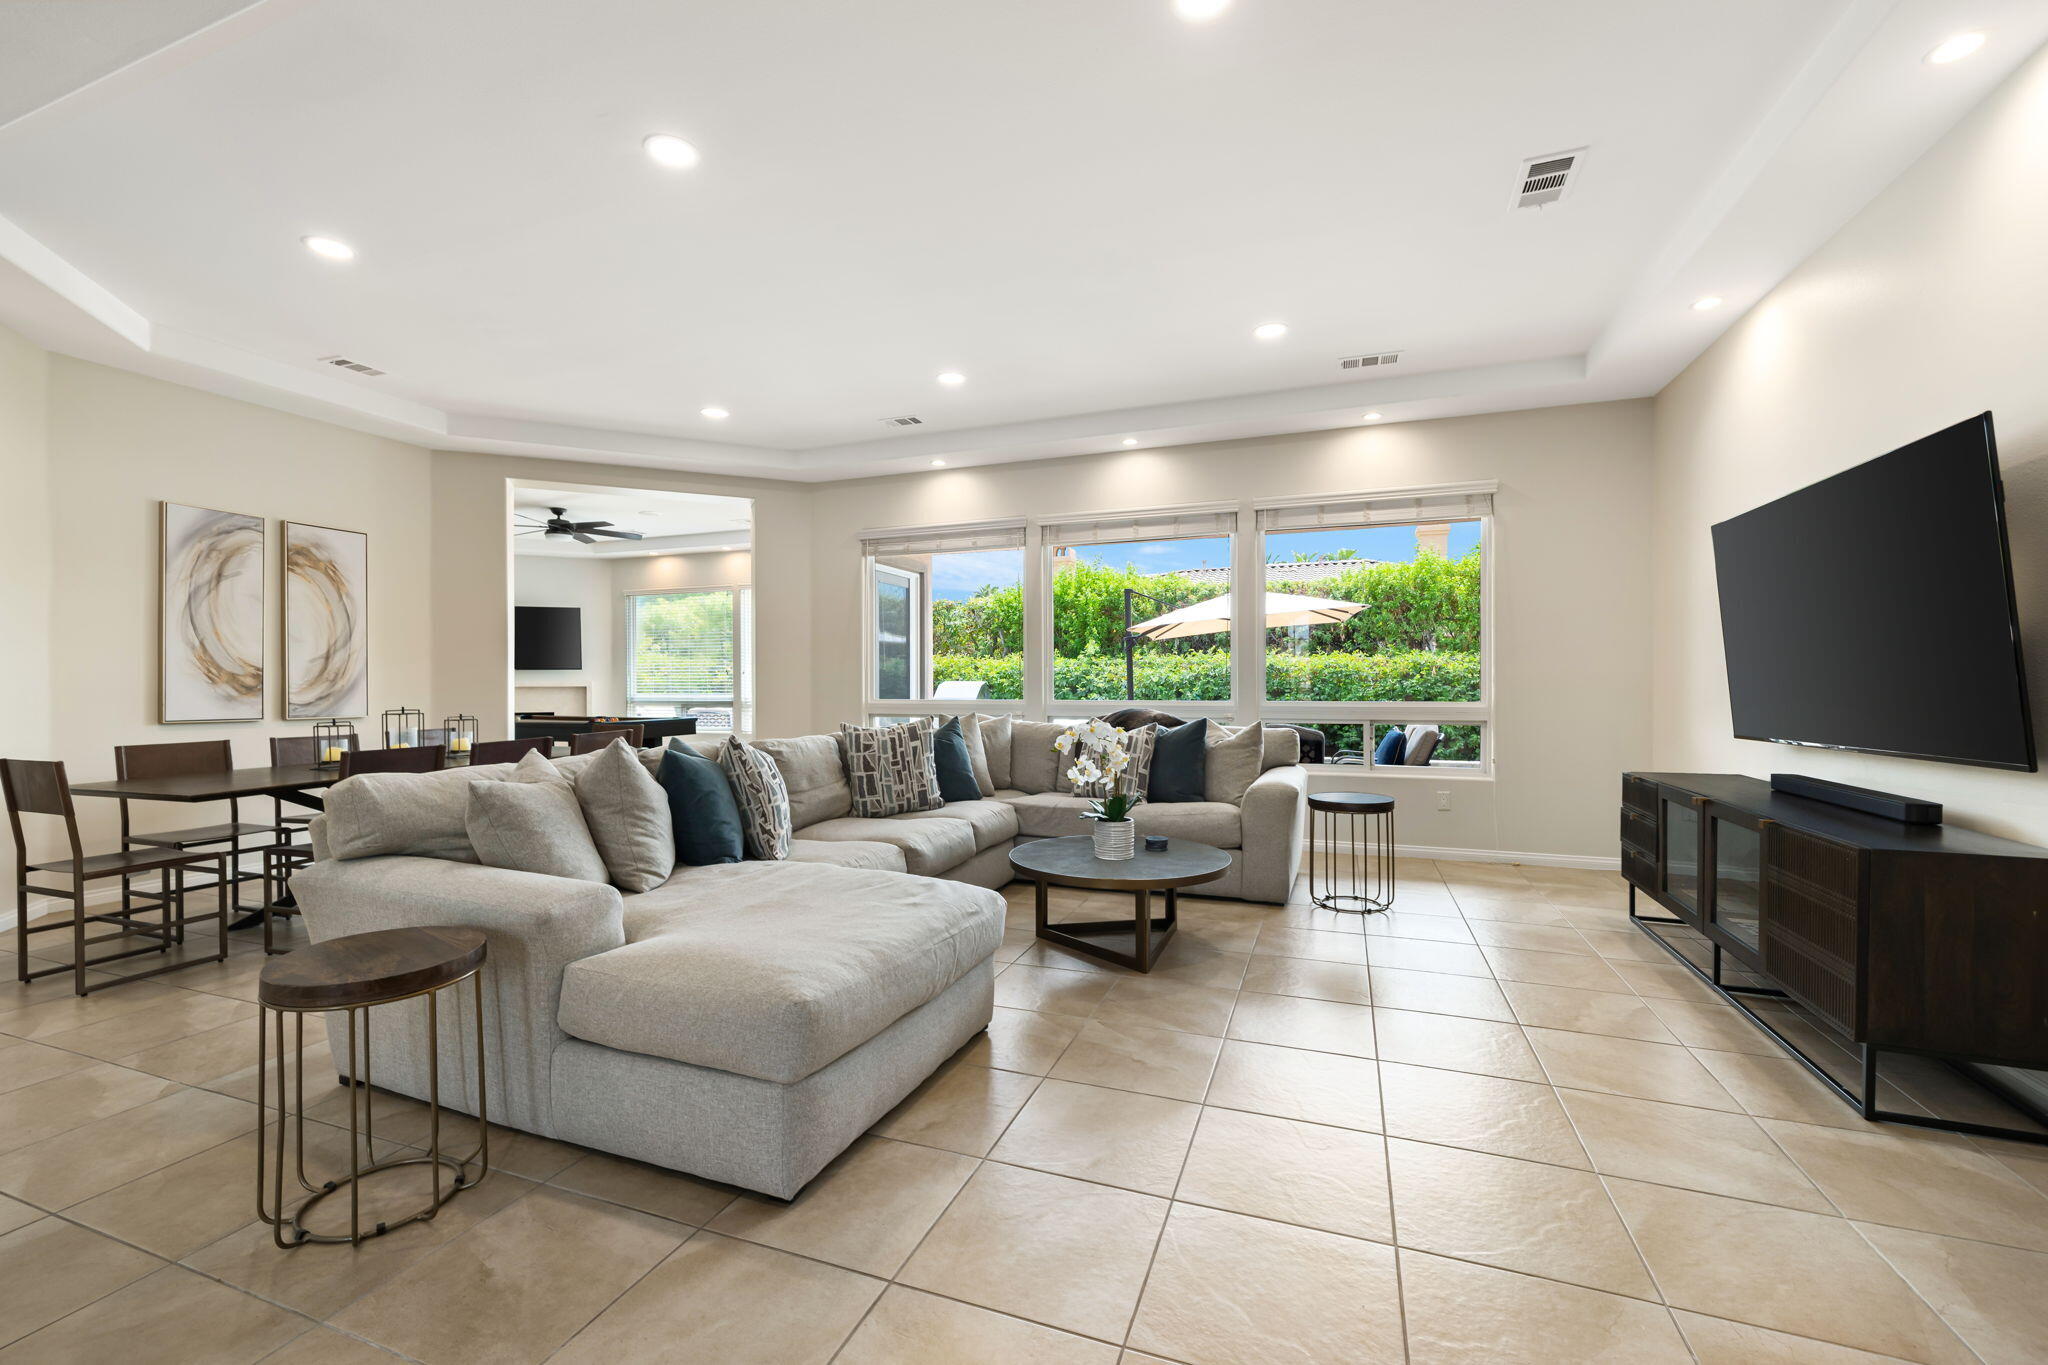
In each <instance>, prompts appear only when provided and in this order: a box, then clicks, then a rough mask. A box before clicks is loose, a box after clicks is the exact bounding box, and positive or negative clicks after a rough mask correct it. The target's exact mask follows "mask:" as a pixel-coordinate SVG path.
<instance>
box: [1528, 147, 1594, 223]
mask: <svg viewBox="0 0 2048 1365" xmlns="http://www.w3.org/2000/svg"><path fill="white" fill-rule="evenodd" d="M1585 160H1586V149H1585V148H1584V147H1580V148H1578V149H1577V150H1575V151H1570V152H1554V153H1552V154H1551V155H1549V156H1538V157H1531V158H1530V159H1529V160H1527V161H1525V162H1523V163H1522V179H1521V182H1520V187H1519V188H1518V189H1517V190H1516V191H1515V207H1516V208H1518V209H1540V208H1542V207H1543V206H1544V205H1545V204H1555V203H1556V202H1557V201H1558V200H1560V199H1562V198H1564V196H1565V194H1566V192H1567V191H1569V190H1570V189H1571V187H1572V185H1573V184H1574V183H1575V179H1576V177H1577V175H1578V173H1579V170H1580V168H1581V167H1582V166H1583V165H1584V163H1585Z"/></svg>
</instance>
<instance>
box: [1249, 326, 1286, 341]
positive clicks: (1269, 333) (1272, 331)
mask: <svg viewBox="0 0 2048 1365" xmlns="http://www.w3.org/2000/svg"><path fill="white" fill-rule="evenodd" d="M1252 335H1253V336H1255V337H1257V338H1258V339H1259V340H1261V341H1278V340H1279V339H1280V338H1281V337H1284V336H1286V335H1287V324H1286V323H1284V322H1262V323H1260V324H1259V325H1258V326H1256V327H1254V328H1252Z"/></svg>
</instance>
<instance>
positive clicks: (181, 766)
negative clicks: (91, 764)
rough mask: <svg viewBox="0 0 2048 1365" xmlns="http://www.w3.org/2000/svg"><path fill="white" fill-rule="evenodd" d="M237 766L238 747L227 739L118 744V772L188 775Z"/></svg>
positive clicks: (123, 775)
mask: <svg viewBox="0 0 2048 1365" xmlns="http://www.w3.org/2000/svg"><path fill="white" fill-rule="evenodd" d="M234 766H235V755H234V751H233V750H232V749H230V748H229V747H228V742H227V741H226V740H224V739H194V740H188V741H185V742H182V743H177V744H116V745H115V746H114V776H115V777H118V778H122V779H127V778H131V777H184V776H186V775H187V774H190V773H224V772H228V771H230V770H232V769H233V768H234Z"/></svg>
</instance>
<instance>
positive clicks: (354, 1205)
mask: <svg viewBox="0 0 2048 1365" xmlns="http://www.w3.org/2000/svg"><path fill="white" fill-rule="evenodd" d="M484 950H485V940H484V935H483V931H482V930H479V929H440V928H431V929H379V930H376V931H374V932H371V933H367V934H350V935H348V936H347V937H345V938H337V939H329V940H328V941H327V942H325V943H318V944H314V945H312V946H311V947H306V948H300V949H298V950H297V951H296V952H293V953H291V954H290V955H288V956H285V957H279V958H274V959H272V960H271V961H269V962H267V963H265V964H264V967H263V975H262V977H261V978H260V979H259V981H258V984H257V988H256V997H257V999H256V1003H257V1006H258V1008H257V1012H256V1134H257V1143H256V1212H257V1215H258V1216H259V1217H261V1218H262V1219H263V1221H264V1222H266V1223H268V1224H270V1229H271V1239H272V1240H273V1241H275V1242H276V1243H277V1245H278V1246H280V1247H283V1248H286V1249H290V1248H292V1247H298V1246H304V1245H306V1244H307V1243H308V1242H347V1243H349V1244H350V1245H356V1244H359V1243H361V1242H364V1241H367V1240H368V1239H369V1238H372V1237H380V1236H382V1235H383V1234H385V1233H387V1232H393V1231H396V1230H397V1229H399V1228H402V1227H405V1226H406V1225H407V1224H409V1223H418V1222H423V1221H425V1220H427V1219H430V1218H432V1217H433V1216H434V1215H435V1214H436V1213H439V1212H440V1210H441V1206H442V1205H443V1204H445V1203H447V1202H448V1201H449V1200H450V1199H453V1198H454V1197H455V1196H456V1195H457V1194H460V1193H461V1192H462V1191H464V1190H467V1189H473V1188H475V1187H476V1186H478V1185H480V1184H482V1183H483V1181H484V1177H485V1176H487V1175H489V1174H490V1173H491V1128H490V1123H489V1122H488V1116H487V1114H486V1112H485V1110H486V1105H485V1099H486V1090H485V1077H484V989H483V979H482V977H481V976H480V975H479V972H480V971H481V969H482V967H483V965H484ZM465 981H468V982H470V983H472V986H471V989H472V992H473V993H474V995H475V997H476V1100H477V1104H476V1118H477V1132H478V1137H477V1146H476V1150H475V1151H473V1152H471V1153H470V1154H469V1155H468V1156H466V1157H454V1156H448V1155H445V1154H443V1152H442V1151H441V1048H440V1044H441V994H442V992H444V991H449V990H452V989H454V988H455V987H457V986H459V985H461V984H462V983H463V982H465ZM422 996H423V997H425V999H426V1007H427V1114H428V1119H427V1132H428V1143H427V1154H426V1155H425V1156H415V1157H404V1158H394V1159H391V1160H386V1161H376V1160H372V1161H370V1162H369V1164H367V1165H365V1164H364V1163H363V1155H364V1153H365V1152H368V1153H369V1154H370V1155H371V1156H372V1157H373V1158H374V1156H375V1155H376V1152H375V1145H374V1144H375V1142H376V1132H375V1130H374V1126H373V1124H372V1122H371V1119H370V1108H371V1104H370V1101H371V1100H372V1098H373V1096H372V1095H371V1094H370V1088H371V1085H372V1081H371V1076H370V1011H371V1010H372V1009H374V1008H375V1007H376V1006H378V1005H393V1004H397V1003H398V1002H399V1001H401V1000H412V999H416V998H419V997H422ZM450 1003H451V1004H454V1003H455V1002H454V1001H453V999H452V998H451V1001H450ZM335 1010H342V1011H346V1012H347V1014H348V1055H347V1057H346V1058H345V1059H344V1061H343V1069H344V1070H345V1071H346V1072H347V1073H348V1076H349V1078H350V1079H349V1081H348V1082H347V1084H348V1088H349V1091H348V1174H347V1175H345V1176H342V1177H340V1178H339V1179H335V1180H329V1181H326V1182H324V1183H322V1184H320V1185H317V1186H316V1185H315V1184H313V1182H312V1181H310V1180H308V1179H307V1178H306V1068H305V1054H304V1045H305V1041H306V1016H307V1015H309V1014H324V1013H330V1012H332V1011H335ZM286 1015H291V1016H292V1022H293V1028H294V1030H295V1032H296V1038H295V1046H296V1048H297V1049H298V1056H299V1062H298V1068H297V1071H298V1089H297V1103H296V1112H294V1111H293V1110H292V1109H291V1108H288V1107H287V1106H286V1104H285V1073H286V1072H287V1071H288V1070H291V1068H290V1067H288V1066H287V1065H286V1053H285V1050H284V1021H285V1016H286ZM273 1029H274V1030H275V1034H274V1037H275V1040H276V1046H277V1092H276V1101H277V1141H276V1152H275V1154H274V1160H271V1161H266V1154H265V1150H264V1149H265V1147H266V1146H267V1145H268V1144H267V1143H266V1142H265V1141H264V1140H263V1128H264V1125H265V1124H266V1123H268V1122H269V1121H270V1119H269V1116H268V1112H267V1109H268V1106H267V1101H266V1096H265V1093H264V1092H265V1090H266V1088H267V1087H268V1085H269V1083H270V1082H269V1065H270V1057H269V1051H270V1045H271V1039H272V1037H273V1033H272V1030H273ZM358 1038H360V1039H361V1060H360V1061H358V1054H357V1039H358ZM358 1095H360V1096H362V1106H361V1107H362V1115H361V1118H360V1120H359V1119H358V1117H357V1103H356V1100H357V1096H358ZM287 1127H289V1128H291V1129H292V1130H293V1134H294V1137H295V1138H296V1141H297V1150H296V1152H295V1153H294V1157H293V1160H294V1162H295V1172H296V1175H297V1178H298V1182H299V1186H300V1188H302V1189H303V1190H304V1191H305V1192H306V1198H304V1199H302V1200H300V1201H299V1203H298V1205H297V1207H295V1208H292V1209H289V1210H287V1209H286V1208H285V1204H284V1177H285V1129H286V1128H287ZM402 1166H429V1167H431V1168H432V1170H433V1194H432V1197H431V1198H430V1199H429V1200H428V1202H427V1203H426V1204H425V1205H423V1206H422V1207H421V1208H420V1209H419V1210H418V1211H417V1212H415V1213H412V1214H409V1215H407V1216H406V1217H404V1218H400V1219H398V1220H397V1221H395V1222H394V1221H391V1220H384V1221H380V1222H379V1223H378V1224H377V1225H376V1227H375V1228H374V1229H372V1230H371V1231H369V1232H365V1231H363V1226H362V1192H361V1186H362V1181H363V1179H364V1177H366V1176H372V1175H375V1174H377V1173H378V1172H379V1171H389V1170H396V1169H398V1168H399V1167H402ZM266 1167H268V1178H269V1182H270V1188H269V1189H268V1190H266V1189H265V1188H264V1182H265V1176H266ZM444 1183H445V1185H446V1188H445V1189H444V1188H443V1186H444ZM343 1189H346V1190H347V1191H348V1227H349V1230H348V1234H347V1235H346V1236H343V1235H341V1234H340V1233H323V1232H314V1231H312V1230H311V1229H309V1228H308V1227H306V1225H305V1218H306V1215H307V1214H308V1213H309V1212H311V1211H312V1209H313V1207H314V1206H315V1205H317V1204H318V1203H320V1202H321V1201H322V1200H324V1199H326V1198H327V1197H328V1196H329V1195H331V1194H335V1193H338V1192H339V1191H341V1190H343Z"/></svg>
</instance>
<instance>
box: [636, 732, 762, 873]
mask: <svg viewBox="0 0 2048 1365" xmlns="http://www.w3.org/2000/svg"><path fill="white" fill-rule="evenodd" d="M654 780H655V781H657V782H659V783H661V789H662V790H663V791H664V792H666V793H668V815H669V820H670V822H671V823H672V824H674V826H675V830H676V861H677V862H678V863H686V864H688V865H690V866H691V867H703V866H705V865H707V864H709V863H737V862H740V861H743V860H744V859H745V858H746V856H747V843H746V835H745V833H744V832H743V827H742V825H741V824H740V804H739V802H738V801H736V800H735V799H734V798H733V794H732V783H731V782H729V781H727V780H726V776H725V770H724V769H723V768H721V767H719V766H718V765H717V764H716V763H714V762H712V761H711V760H710V759H708V758H706V757H704V755H702V754H700V753H698V752H697V751H696V750H695V749H686V748H684V747H683V746H681V745H674V746H672V747H671V748H670V749H669V750H668V751H667V752H666V753H664V754H663V755H662V756H661V768H660V770H659V771H657V772H656V773H655V775H654Z"/></svg>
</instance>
